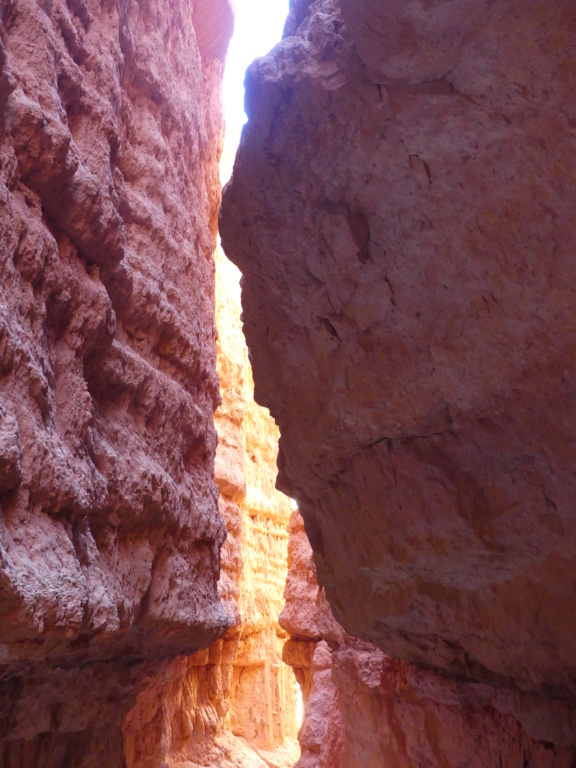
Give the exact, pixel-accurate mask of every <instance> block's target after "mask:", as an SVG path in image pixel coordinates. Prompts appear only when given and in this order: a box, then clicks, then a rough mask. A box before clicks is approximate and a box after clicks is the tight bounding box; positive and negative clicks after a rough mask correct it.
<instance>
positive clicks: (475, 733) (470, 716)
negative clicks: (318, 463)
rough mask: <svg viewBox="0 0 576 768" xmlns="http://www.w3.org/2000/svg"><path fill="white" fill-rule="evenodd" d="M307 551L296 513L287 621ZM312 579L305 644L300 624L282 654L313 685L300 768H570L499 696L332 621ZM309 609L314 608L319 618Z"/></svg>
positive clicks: (566, 757)
mask: <svg viewBox="0 0 576 768" xmlns="http://www.w3.org/2000/svg"><path fill="white" fill-rule="evenodd" d="M306 550H308V557H311V555H312V552H311V549H310V547H309V545H308V543H307V541H306V537H305V534H304V528H303V525H302V521H301V518H300V516H299V515H298V513H295V514H294V516H293V518H292V520H291V523H290V551H291V552H298V553H299V555H300V556H299V557H298V558H294V557H292V558H291V561H290V574H289V578H288V581H287V586H286V602H287V605H288V606H289V608H290V614H294V613H296V612H297V606H298V604H299V602H300V600H301V596H302V594H303V593H302V589H301V586H302V585H301V584H300V585H299V584H298V582H301V581H302V575H303V569H302V568H301V564H302V563H303V562H304V561H305V560H307V559H308V558H307V557H305V556H304V555H305V553H306ZM306 571H307V573H306V576H305V580H306V583H307V584H308V585H309V586H308V587H307V590H306V596H305V598H304V600H305V604H304V605H302V614H303V615H304V616H308V617H309V618H310V619H311V624H310V633H309V638H308V639H304V636H305V635H306V627H305V625H304V623H303V622H301V623H300V624H299V627H298V639H291V640H290V641H289V642H288V643H287V644H286V646H285V650H284V658H285V660H286V661H287V662H288V663H289V664H291V665H292V666H294V668H295V672H297V674H299V675H301V676H303V677H304V678H305V679H306V680H307V681H308V682H309V687H308V688H306V689H304V688H303V690H304V694H305V698H306V702H305V704H306V708H305V717H304V722H303V725H302V728H301V729H300V733H299V734H298V738H299V740H300V744H301V747H302V757H301V759H300V760H299V762H298V763H297V764H296V768H364V767H365V766H368V768H384V767H386V768H387V767H388V766H398V767H400V766H402V768H433V767H434V768H436V767H437V766H443V767H445V766H474V768H485V767H486V766H497V765H500V764H501V765H503V766H504V765H505V766H514V767H515V768H516V767H517V768H525V767H527V766H534V767H535V766H542V768H544V766H549V767H550V768H553V767H554V768H556V767H558V766H563V767H564V766H566V768H568V767H569V766H571V765H572V764H573V760H574V757H575V753H574V750H572V749H569V748H565V747H559V746H556V745H554V744H552V743H550V742H542V741H537V740H534V739H532V738H530V736H529V735H528V733H527V732H526V730H525V728H523V727H522V725H521V724H520V723H519V722H518V720H517V719H516V718H515V717H513V716H511V715H510V713H509V712H505V713H504V712H503V711H502V708H500V711H499V710H498V708H496V707H495V706H494V701H495V700H496V699H498V697H499V696H500V697H502V691H500V692H498V691H495V690H494V689H493V688H491V687H490V686H488V685H486V684H484V683H471V682H465V681H462V680H457V681H455V680H453V679H451V678H449V677H448V676H446V675H438V674H437V673H436V672H435V671H433V670H431V669H429V668H425V667H421V666H417V665H413V664H405V663H404V662H402V661H400V660H396V659H392V658H390V657H389V656H387V655H386V654H384V653H382V651H381V650H380V649H378V648H376V647H375V646H373V645H371V644H370V643H366V642H363V641H360V640H358V639H356V638H352V637H350V636H349V635H347V634H346V633H345V632H344V631H343V630H342V628H341V627H338V625H337V623H336V621H335V619H334V618H333V617H332V616H331V615H330V612H329V609H328V608H327V604H326V601H325V599H324V597H323V593H322V590H321V589H320V588H318V586H316V592H317V595H316V597H315V598H314V596H312V595H311V591H312V584H313V582H314V573H313V568H306ZM299 587H300V588H299ZM310 606H315V614H316V615H314V612H313V611H311V608H310ZM283 617H284V613H283V614H282V616H281V622H282V623H283V624H284V626H286V624H285V621H284V618H283ZM319 628H320V629H319ZM318 632H320V637H321V638H323V639H321V640H320V641H318V634H317V633H318ZM326 640H327V642H326ZM311 652H312V653H313V655H312V653H311Z"/></svg>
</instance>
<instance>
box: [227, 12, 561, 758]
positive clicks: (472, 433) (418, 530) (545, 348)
mask: <svg viewBox="0 0 576 768" xmlns="http://www.w3.org/2000/svg"><path fill="white" fill-rule="evenodd" d="M287 29H288V32H289V33H290V34H288V35H287V36H286V37H285V39H284V41H283V42H282V43H281V44H280V45H279V46H277V47H276V48H275V49H274V51H273V52H272V53H271V54H270V55H269V56H267V57H264V58H263V59H261V60H259V61H258V62H256V63H255V64H254V65H253V66H252V68H251V70H250V71H249V76H248V79H247V109H248V113H249V123H248V127H247V129H246V130H245V132H244V136H243V143H242V145H241V147H240V150H239V154H238V156H237V160H236V166H235V171H234V175H233V180H232V182H231V185H230V186H229V187H228V189H227V191H226V194H225V197H224V207H223V213H222V220H221V232H222V240H223V244H224V248H225V250H226V252H227V254H228V255H229V257H230V258H231V259H232V260H233V261H235V262H236V263H237V264H238V265H239V266H240V268H241V269H242V271H243V274H244V278H243V305H244V328H245V332H246V335H247V339H248V343H249V347H250V353H251V359H252V363H253V367H254V377H255V382H256V397H257V400H258V401H259V402H261V403H263V404H265V405H267V406H268V407H270V410H271V412H272V414H273V416H274V417H275V419H276V421H277V423H278V424H279V426H280V429H281V435H282V437H281V455H280V461H279V464H280V480H279V482H280V487H281V488H283V489H284V490H286V492H288V493H290V495H292V496H296V497H297V498H298V501H299V506H300V509H301V511H302V513H303V516H304V519H305V522H306V530H307V532H308V535H309V537H310V540H311V542H312V546H313V548H314V551H315V559H316V563H317V566H318V572H319V577H320V582H321V584H323V585H324V586H325V587H326V592H327V595H328V599H329V601H330V603H331V605H332V607H333V609H334V613H335V615H336V617H337V619H338V620H339V621H340V622H341V623H342V624H343V626H345V627H346V629H347V630H348V631H349V632H351V633H353V634H355V635H358V636H359V637H362V638H363V639H364V640H368V641H370V642H372V643H374V644H376V645H377V646H379V647H380V648H381V649H382V650H384V651H385V652H387V653H389V654H391V655H392V656H395V657H398V658H402V659H404V660H405V661H407V662H412V663H415V662H417V663H422V664H426V665H430V666H431V667H434V668H436V669H437V670H440V671H442V673H445V674H448V675H450V676H452V678H453V679H459V680H468V681H477V682H482V683H484V684H486V685H487V686H488V687H489V689H490V691H491V692H492V694H491V695H492V696H493V698H492V705H493V706H494V707H495V708H496V709H497V710H498V712H499V713H500V715H501V716H502V717H504V718H506V717H508V716H509V715H514V716H515V717H516V718H517V719H518V721H519V722H520V723H521V724H522V726H523V727H524V728H525V729H526V731H527V732H528V734H529V735H530V736H531V737H532V738H534V739H541V740H546V741H549V742H552V743H555V744H565V745H570V744H571V745H574V744H575V743H576V719H575V718H576V642H575V637H576V613H575V612H574V611H573V603H574V597H575V582H574V564H575V562H576V526H575V523H574V516H573V514H572V507H573V498H574V495H575V491H576V488H575V483H576V480H575V477H574V473H573V466H574V460H575V458H576V451H575V448H574V438H573V436H574V434H575V431H576V410H575V409H574V402H575V376H576V373H575V372H576V368H575V367H574V365H573V360H574V353H575V347H576V333H575V330H574V323H573V316H574V311H575V308H576V301H575V295H574V289H573V285H574V282H575V280H574V277H575V275H574V270H575V268H576V262H575V261H574V259H573V252H574V248H575V245H576V243H575V236H574V232H575V231H576V230H575V227H574V207H575V202H576V186H575V184H576V179H575V176H574V168H575V167H576V144H575V141H574V133H573V125H574V120H575V117H576V96H575V94H576V65H575V64H574V62H575V61H576V59H575V57H574V40H575V39H576V37H575V33H576V17H575V16H574V9H573V4H572V2H570V0H554V2H550V3H546V4H542V3H540V2H538V1H537V0H528V1H526V0H522V2H520V1H519V0H493V2H484V0H456V1H455V2H450V3H448V2H443V1H442V0H433V1H432V2H428V3H426V4H422V3H405V2H396V0H387V1H386V2H372V1H371V0H341V2H338V0H317V1H316V2H312V3H310V2H304V3H296V4H295V6H294V8H293V11H292V15H291V19H290V21H289V25H288V28H287ZM500 715H499V716H500ZM506 722H507V721H506ZM510 727H511V726H510Z"/></svg>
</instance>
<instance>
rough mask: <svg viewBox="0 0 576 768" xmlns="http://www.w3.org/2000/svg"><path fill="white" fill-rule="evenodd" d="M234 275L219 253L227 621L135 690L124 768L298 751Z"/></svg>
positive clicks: (275, 532) (282, 548)
mask: <svg viewBox="0 0 576 768" xmlns="http://www.w3.org/2000/svg"><path fill="white" fill-rule="evenodd" d="M239 277H240V275H239V273H238V270H237V269H236V267H234V266H233V265H232V264H230V262H228V261H227V259H226V258H225V257H224V255H223V254H222V253H221V252H220V251H219V250H217V251H216V325H217V329H218V337H219V338H218V345H217V349H218V357H217V370H218V375H219V378H220V383H221V395H222V403H221V406H220V407H219V409H218V410H217V412H216V429H217V432H218V449H217V452H216V462H215V476H216V481H217V483H218V485H219V489H220V498H219V504H220V509H221V512H222V516H223V519H224V521H225V524H226V528H227V530H228V537H227V539H226V542H225V544H224V546H223V547H222V551H221V555H222V559H221V563H222V570H221V574H220V580H219V585H218V588H219V594H220V596H221V598H222V602H223V605H224V607H225V609H226V611H227V613H228V615H229V619H230V624H231V626H230V629H229V630H228V632H227V633H226V635H225V637H224V638H222V639H219V640H216V641H215V642H214V643H213V644H212V645H211V646H210V647H209V648H207V649H205V650H201V651H198V652H197V653H196V654H194V655H193V656H190V657H181V658H178V659H176V660H175V661H168V662H164V664H163V665H162V666H161V668H160V669H159V670H158V671H155V672H154V674H153V675H151V676H150V678H149V679H148V680H147V681H146V684H145V685H143V686H142V689H141V691H140V693H139V695H138V700H137V703H136V706H135V707H134V708H133V709H132V710H131V711H130V713H129V714H128V717H127V719H126V722H125V724H124V737H125V743H126V754H127V768H165V767H166V766H170V768H198V767H199V766H202V765H212V766H219V768H292V766H293V765H294V763H295V762H296V761H297V759H298V757H299V754H300V750H299V748H298V744H297V742H296V735H297V731H298V726H297V723H296V709H297V703H296V700H297V694H296V686H295V679H294V675H293V673H292V671H291V670H290V668H289V666H287V665H286V664H284V663H283V661H282V651H283V647H284V644H285V642H286V640H287V638H288V634H287V632H285V631H284V630H283V629H282V628H281V627H280V625H279V623H278V617H279V614H280V611H281V610H282V606H283V602H284V601H283V593H284V587H285V582H286V573H287V558H288V532H287V526H288V520H289V518H290V514H291V504H290V500H289V499H288V498H287V497H286V496H284V495H283V494H282V493H280V492H279V491H277V490H276V489H275V488H274V481H275V477H276V455H277V452H278V429H277V427H276V426H275V424H274V422H273V421H272V419H271V418H270V416H269V414H268V412H267V411H266V410H265V409H263V408H261V407H260V406H258V405H256V403H255V402H254V400H253V396H252V389H253V385H252V376H251V371H250V364H249V361H248V350H247V348H246V343H245V341H244V337H243V335H242V325H241V321H240V286H239Z"/></svg>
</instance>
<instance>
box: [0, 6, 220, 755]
mask: <svg viewBox="0 0 576 768" xmlns="http://www.w3.org/2000/svg"><path fill="white" fill-rule="evenodd" d="M208 6H210V8H211V9H212V13H211V14H208V10H207V8H208ZM231 25H232V15H231V10H230V8H229V5H228V3H227V0H218V2H216V3H207V2H205V1H204V0H193V2H192V3H190V2H189V0H172V1H171V2H170V3H169V4H167V3H165V2H162V1H161V0H142V1H141V2H133V1H132V0H119V1H118V2H116V0H90V1H89V0H68V1H66V0H52V1H51V2H35V0H15V1H13V0H4V1H3V2H2V3H0V274H1V281H0V506H1V514H0V723H1V725H0V763H1V764H2V765H3V766H6V767H7V768H12V766H28V765H30V766H32V765H33V766H36V768H42V767H43V766H46V767H48V766H72V765H73V766H93V765H94V766H95V765H106V766H110V767H112V766H116V765H121V764H122V761H123V757H122V753H123V746H122V737H121V730H120V727H121V724H122V720H123V718H124V715H125V713H126V711H127V710H128V709H129V708H130V707H131V706H132V704H133V703H134V698H135V695H136V691H137V689H138V686H139V684H140V683H139V681H140V679H141V678H142V676H143V675H145V676H146V679H149V678H150V675H153V674H154V672H153V670H154V668H155V665H157V663H158V662H157V661H152V660H153V659H154V660H155V659H157V658H160V657H162V656H174V655H177V654H182V653H192V652H194V651H196V650H197V649H198V648H201V647H205V646H207V645H208V644H209V643H210V642H212V641H213V640H214V639H215V638H216V637H217V636H219V635H221V634H222V633H223V632H224V631H225V630H226V628H227V627H228V625H229V623H230V618H229V616H228V615H227V614H226V612H225V611H224V609H223V607H222V605H221V602H220V599H219V596H218V592H217V580H218V571H219V550H220V546H221V545H222V543H223V541H224V538H225V529H224V525H223V521H222V518H221V516H220V514H219V512H218V505H217V499H218V489H217V486H216V484H215V483H214V479H213V478H214V453H215V449H216V432H215V429H214V422H213V411H214V409H215V407H216V406H217V405H218V403H219V394H218V379H217V375H216V329H215V323H214V262H213V250H214V238H215V234H216V213H217V209H218V205H219V197H220V187H219V182H218V157H219V153H220V149H221V134H222V118H221V108H220V81H221V76H222V69H223V56H224V53H225V49H226V42H227V40H228V38H229V36H230V33H231Z"/></svg>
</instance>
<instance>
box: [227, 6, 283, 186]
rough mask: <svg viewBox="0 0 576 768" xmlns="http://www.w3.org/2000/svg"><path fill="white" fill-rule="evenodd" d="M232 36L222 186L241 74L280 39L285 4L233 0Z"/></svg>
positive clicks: (237, 126) (234, 139)
mask: <svg viewBox="0 0 576 768" xmlns="http://www.w3.org/2000/svg"><path fill="white" fill-rule="evenodd" d="M233 6H234V18H235V21H234V36H233V37H232V42H231V43H230V47H229V49H228V56H227V57H226V69H225V72H224V113H225V116H226V140H225V145H224V154H223V156H222V162H221V164H220V178H221V180H222V183H225V182H226V181H228V178H229V176H230V173H231V172H232V165H233V163H234V155H235V154H236V147H237V146H238V142H239V141H240V133H241V131H242V125H243V124H244V122H245V121H246V115H245V114H244V85H243V83H244V73H245V72H246V67H247V66H248V65H249V64H250V63H251V62H252V61H253V60H254V59H256V58H258V56H263V55H264V54H265V53H268V51H269V50H270V49H271V48H273V47H274V46H275V45H276V43H277V42H278V41H279V40H280V39H281V37H282V29H283V27H284V21H285V20H286V16H287V15H288V0H233Z"/></svg>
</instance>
